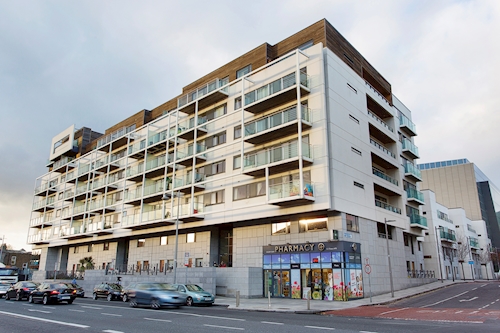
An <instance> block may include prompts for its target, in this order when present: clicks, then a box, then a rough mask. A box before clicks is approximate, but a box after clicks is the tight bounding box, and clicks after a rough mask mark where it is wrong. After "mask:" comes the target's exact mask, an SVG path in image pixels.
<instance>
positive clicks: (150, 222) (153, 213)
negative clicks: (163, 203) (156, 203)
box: [121, 209, 172, 230]
mask: <svg viewBox="0 0 500 333" xmlns="http://www.w3.org/2000/svg"><path fill="white" fill-rule="evenodd" d="M166 219H167V217H166V216H163V209H156V210H150V211H147V212H143V213H142V216H141V214H134V215H127V216H124V217H123V218H122V224H121V226H122V227H123V228H127V229H132V230H140V229H148V228H156V227H161V226H166V225H171V224H172V221H167V220H166Z"/></svg>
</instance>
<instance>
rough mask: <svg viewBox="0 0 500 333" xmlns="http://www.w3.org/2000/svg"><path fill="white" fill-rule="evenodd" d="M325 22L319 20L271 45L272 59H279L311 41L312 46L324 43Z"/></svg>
mask: <svg viewBox="0 0 500 333" xmlns="http://www.w3.org/2000/svg"><path fill="white" fill-rule="evenodd" d="M325 22H326V21H325V20H324V19H323V20H320V21H318V22H316V23H314V24H313V25H310V26H309V27H307V28H305V29H303V30H301V31H299V32H297V33H296V34H294V35H292V36H290V37H288V38H286V39H284V40H282V41H281V42H279V43H277V44H276V45H273V47H272V49H273V52H272V56H273V57H272V59H273V60H274V59H276V58H279V57H281V56H282V55H285V54H287V53H288V52H290V51H293V50H295V49H297V48H298V47H299V46H301V45H303V44H305V43H307V42H308V41H310V40H312V41H313V44H318V43H323V46H325V45H326V43H325Z"/></svg>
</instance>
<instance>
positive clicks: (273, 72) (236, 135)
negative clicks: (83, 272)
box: [28, 20, 432, 300]
mask: <svg viewBox="0 0 500 333" xmlns="http://www.w3.org/2000/svg"><path fill="white" fill-rule="evenodd" d="M79 131H80V130H77V129H75V127H74V126H71V127H69V128H68V129H67V130H65V131H64V132H62V133H60V134H58V135H57V136H55V137H54V139H53V142H52V151H51V153H50V162H49V164H48V169H49V171H48V172H47V173H46V174H44V175H42V176H40V177H39V178H38V179H37V180H36V184H35V191H34V200H33V213H32V217H31V223H30V228H29V236H28V242H29V243H30V244H33V246H34V248H36V249H39V250H41V253H42V254H41V260H40V270H41V271H42V272H43V271H52V270H54V267H56V269H60V270H77V269H78V268H79V262H80V260H81V259H83V258H85V257H89V256H91V257H92V258H93V260H94V262H95V264H96V266H97V267H98V268H102V269H106V270H107V269H108V268H113V269H115V270H118V271H122V272H123V271H130V270H131V269H132V270H136V271H141V270H148V271H149V270H150V269H151V268H153V269H154V270H156V271H157V272H164V271H165V270H169V269H170V268H172V267H174V268H177V267H187V268H186V270H187V269H192V270H193V272H194V270H198V271H199V272H202V271H203V272H207V271H210V270H221V269H222V268H213V267H212V266H213V263H216V264H217V265H219V264H221V263H222V262H224V264H225V265H226V266H227V267H226V268H224V269H226V271H225V274H226V275H230V274H233V273H232V272H236V271H237V272H239V273H234V274H241V272H242V271H245V270H247V271H248V272H250V271H251V272H252V273H249V274H246V275H242V276H240V275H238V276H235V278H234V279H233V280H231V281H225V282H224V283H225V284H226V287H227V289H235V288H237V284H245V285H251V288H249V289H250V290H249V291H248V293H247V294H245V296H248V297H255V296H266V297H267V296H268V294H270V296H272V297H288V298H301V297H302V296H303V295H304V294H305V293H307V292H310V293H311V295H312V297H313V299H317V300H348V299H352V298H359V297H364V289H365V288H364V287H365V285H364V284H363V281H365V280H366V278H367V275H366V273H364V267H365V266H366V265H367V264H369V265H371V266H370V267H371V268H372V269H371V275H370V279H371V286H372V292H373V293H374V294H376V293H382V292H387V291H388V290H390V288H391V287H390V285H392V284H393V288H394V289H396V290H397V289H402V288H405V287H407V286H409V285H415V284H421V283H425V282H428V281H429V279H432V276H431V274H428V275H425V278H424V277H423V275H422V277H421V278H409V276H410V275H409V271H412V270H413V271H415V270H422V271H424V270H426V267H425V261H424V256H423V252H422V250H421V244H420V243H421V240H422V239H423V238H422V237H423V231H424V230H427V229H428V227H427V222H426V218H425V217H424V216H422V215H420V213H419V207H420V206H421V205H423V204H424V200H423V194H422V193H421V192H419V191H418V190H417V187H416V182H418V181H420V180H421V175H420V171H419V170H418V168H417V166H416V164H415V159H417V158H418V148H417V147H416V146H415V144H414V137H415V136H416V134H417V132H416V128H415V125H414V124H413V123H412V121H411V112H410V110H409V109H408V108H407V107H406V106H405V105H404V104H403V103H402V102H401V101H399V100H398V99H397V98H396V96H394V95H393V94H392V89H391V85H390V83H389V82H388V81H387V80H386V79H384V77H383V76H382V75H381V74H380V73H379V72H378V71H377V70H376V69H375V68H373V67H372V66H371V65H370V64H369V62H368V61H367V60H366V59H365V58H364V57H363V56H362V55H361V54H360V53H359V52H358V51H357V50H356V49H355V48H354V47H353V46H352V45H351V44H350V43H349V42H348V41H347V40H346V39H345V38H344V37H343V36H342V35H340V33H339V32H338V31H337V30H335V28H333V26H332V25H331V24H330V23H329V22H327V21H326V20H320V21H318V22H317V23H315V24H313V25H311V26H309V27H308V28H306V29H304V30H302V31H300V32H298V33H296V34H294V35H292V36H290V37H288V38H286V39H284V40H283V41H281V42H279V43H277V44H275V45H270V44H267V43H264V44H262V45H260V46H258V47H256V48H255V49H253V50H251V51H249V52H248V53H246V54H244V55H242V56H241V57H239V58H236V59H235V60H233V61H231V62H229V63H228V64H226V65H224V66H222V67H220V68H218V69H216V70H214V71H213V72H211V73H209V74H207V75H206V76H204V77H202V78H200V79H198V80H197V81H195V82H193V83H191V84H189V85H188V86H186V87H184V88H183V90H182V93H181V94H180V95H179V96H176V97H175V98H172V99H170V100H168V101H167V102H165V103H164V104H162V105H160V106H158V107H156V108H154V109H152V110H142V111H140V112H138V113H136V114H134V115H132V116H130V117H129V118H127V119H125V120H123V121H121V122H119V123H117V124H116V125H114V126H112V127H110V128H109V129H107V130H106V131H105V133H104V134H103V135H101V136H99V137H97V138H95V139H93V140H92V141H91V142H89V143H87V144H83V143H82V142H81V141H79V140H77V139H76V138H77V137H78V135H80V134H79ZM96 133H97V132H92V134H94V135H98V134H96ZM386 226H387V229H386ZM389 251H390V256H388V253H389ZM389 260H390V261H391V264H392V270H389V266H388V264H389ZM408 262H409V263H410V264H408V265H407V263H408ZM131 267H132V268H131ZM255 272H257V273H255ZM186 274H188V273H186ZM412 276H413V275H412ZM218 277H219V275H218ZM165 278H166V279H169V276H167V275H166V277H165ZM389 280H391V284H389ZM392 282H393V283H392ZM217 284H220V283H219V281H218V282H217Z"/></svg>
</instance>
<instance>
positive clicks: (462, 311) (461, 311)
mask: <svg viewBox="0 0 500 333" xmlns="http://www.w3.org/2000/svg"><path fill="white" fill-rule="evenodd" d="M462 312H464V311H463V310H460V311H456V312H455V313H462Z"/></svg>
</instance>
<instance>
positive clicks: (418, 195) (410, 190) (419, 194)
mask: <svg viewBox="0 0 500 333" xmlns="http://www.w3.org/2000/svg"><path fill="white" fill-rule="evenodd" d="M406 195H407V196H408V199H410V198H413V199H417V200H418V201H421V202H424V194H423V193H422V192H420V191H418V190H415V189H413V188H408V189H406Z"/></svg>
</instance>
